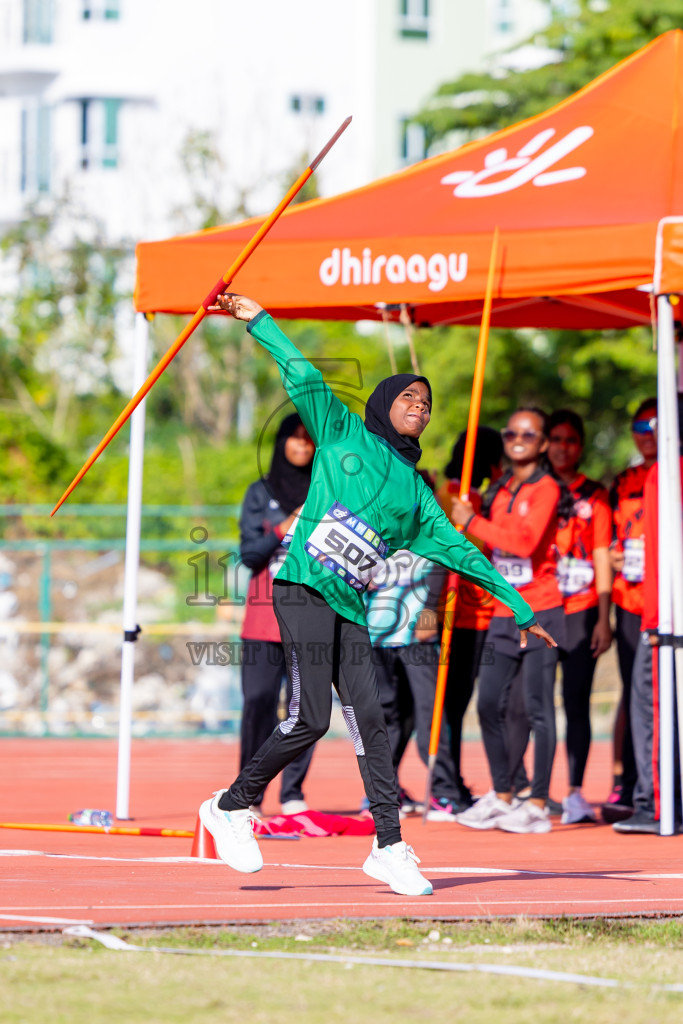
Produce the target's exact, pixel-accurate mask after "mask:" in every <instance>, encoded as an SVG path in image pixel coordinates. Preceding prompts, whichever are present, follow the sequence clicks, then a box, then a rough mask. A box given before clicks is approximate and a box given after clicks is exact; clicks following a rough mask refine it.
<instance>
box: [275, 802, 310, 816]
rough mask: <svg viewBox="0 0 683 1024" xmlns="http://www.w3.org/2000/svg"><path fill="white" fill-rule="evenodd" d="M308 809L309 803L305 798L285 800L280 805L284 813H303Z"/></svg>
mask: <svg viewBox="0 0 683 1024" xmlns="http://www.w3.org/2000/svg"><path fill="white" fill-rule="evenodd" d="M307 810H308V804H307V803H306V801H305V800H285V802H284V803H283V804H281V805H280V812H281V813H282V814H303V813H304V811H307Z"/></svg>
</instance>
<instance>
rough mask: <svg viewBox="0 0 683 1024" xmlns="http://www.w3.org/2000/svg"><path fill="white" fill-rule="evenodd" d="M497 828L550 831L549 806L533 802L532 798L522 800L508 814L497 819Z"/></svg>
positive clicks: (512, 830)
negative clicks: (540, 805) (541, 805)
mask: <svg viewBox="0 0 683 1024" xmlns="http://www.w3.org/2000/svg"><path fill="white" fill-rule="evenodd" d="M496 828H500V829H502V830H503V832H520V833H527V832H550V828H551V826H550V815H549V813H548V808H547V807H539V806H538V804H532V802H531V800H521V801H520V802H519V803H518V804H517V806H516V807H513V808H512V810H510V811H509V812H508V814H503V815H501V817H499V818H498V819H497V820H496Z"/></svg>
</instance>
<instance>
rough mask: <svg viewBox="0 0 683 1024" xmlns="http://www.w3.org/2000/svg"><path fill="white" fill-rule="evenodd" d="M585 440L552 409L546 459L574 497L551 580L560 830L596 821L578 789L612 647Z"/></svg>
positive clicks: (606, 533)
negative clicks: (562, 752)
mask: <svg viewBox="0 0 683 1024" xmlns="http://www.w3.org/2000/svg"><path fill="white" fill-rule="evenodd" d="M584 438H585V435H584V427H583V420H582V419H581V417H580V416H579V415H577V413H575V412H573V410H571V409H558V410H557V412H554V413H553V414H552V415H551V417H550V434H549V438H548V440H549V445H548V459H549V461H550V465H551V466H552V468H553V471H554V473H555V475H556V476H557V477H558V479H560V480H562V481H563V482H564V483H565V484H566V485H567V487H568V488H569V492H570V494H571V497H572V509H571V514H570V515H568V516H566V517H563V518H562V519H561V520H560V524H559V527H558V531H557V552H558V555H559V561H558V563H557V577H558V581H559V584H560V591H561V592H562V598H563V602H564V611H565V631H566V636H565V645H564V649H563V651H562V653H561V655H560V660H561V664H562V699H563V702H564V710H565V714H566V718H567V737H566V746H567V760H568V762H569V793H568V795H567V796H566V797H565V799H564V800H563V801H562V824H563V825H571V824H576V823H578V822H587V821H595V820H596V815H595V811H594V810H593V808H592V807H591V805H590V804H589V803H588V801H587V800H586V799H585V797H584V795H583V793H582V790H581V787H582V786H583V776H584V772H585V770H586V763H587V761H588V752H589V750H590V744H591V721H590V695H591V688H592V686H593V676H594V674H595V665H596V662H597V659H598V658H599V657H600V655H601V654H603V653H604V652H605V651H606V650H608V649H609V647H610V645H611V643H612V630H611V628H610V623H609V615H610V605H611V602H612V595H611V591H612V569H611V566H610V560H609V546H610V543H611V540H612V515H611V512H610V507H609V502H608V498H607V491H606V490H605V488H604V487H603V486H602V485H601V484H599V483H598V482H597V481H596V480H589V479H588V477H587V476H586V475H585V473H582V472H581V471H580V469H579V464H580V462H581V456H582V455H583V448H584Z"/></svg>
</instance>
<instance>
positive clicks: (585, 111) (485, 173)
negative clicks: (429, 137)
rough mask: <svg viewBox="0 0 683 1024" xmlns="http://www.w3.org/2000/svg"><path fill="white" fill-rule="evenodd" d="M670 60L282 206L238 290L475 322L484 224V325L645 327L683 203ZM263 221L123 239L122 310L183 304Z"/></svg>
mask: <svg viewBox="0 0 683 1024" xmlns="http://www.w3.org/2000/svg"><path fill="white" fill-rule="evenodd" d="M682 61H683V32H681V31H679V30H676V31H671V32H667V33H666V34H664V35H662V36H660V37H659V38H658V39H656V40H654V41H653V42H652V43H650V44H649V45H648V46H646V47H644V48H643V49H641V50H639V51H638V52H637V53H635V54H633V55H632V56H631V57H629V58H627V59H626V60H624V61H622V62H621V63H620V64H618V65H616V66H615V67H614V68H612V69H610V70H609V71H607V72H605V73H604V74H603V75H601V76H600V77H599V78H597V79H596V80H595V81H594V82H592V83H591V84H590V85H587V86H586V87H585V88H583V89H581V90H580V91H579V92H578V93H576V94H575V95H574V96H572V97H570V98H569V99H567V100H565V101H563V102H562V103H559V104H558V105H557V106H555V107H552V108H551V109H550V110H548V111H547V112H546V113H544V114H541V115H539V116H537V117H534V118H531V119H529V120H527V121H524V122H522V123H520V124H517V125H515V126H514V127H512V128H507V129H504V130H503V131H500V132H497V133H495V134H493V135H490V136H488V137H487V138H485V139H482V140H478V141H476V142H472V143H469V144H467V145H465V146H462V147H461V148H460V149H457V150H455V151H453V152H449V153H446V154H443V155H441V156H436V157H432V158H430V159H427V160H424V161H422V162H421V163H419V164H416V165H414V166H412V167H409V168H408V169H406V170H404V171H402V172H399V173H397V174H394V175H391V176H390V177H387V178H383V179H381V180H379V181H375V182H372V183H371V184H370V185H367V186H365V187H363V188H359V189H356V190H354V191H351V192H347V193H344V194H342V195H338V196H335V197H332V198H329V199H321V200H313V201H311V202H308V203H305V204H301V205H300V206H298V207H295V208H293V209H290V210H289V211H287V212H286V213H285V214H284V215H283V217H282V218H281V219H280V221H279V222H278V224H277V225H276V226H275V228H274V229H273V231H272V233H271V234H270V235H269V237H268V241H267V244H265V245H263V246H262V247H261V248H260V249H259V250H258V251H257V252H256V253H255V255H254V256H253V257H252V259H251V260H250V261H249V263H248V264H247V265H246V266H245V267H244V269H243V270H242V271H240V274H239V277H238V280H237V281H236V283H235V288H236V290H238V291H241V292H244V293H245V294H250V295H253V296H254V297H255V298H257V299H258V301H259V302H260V303H261V304H262V305H264V306H265V307H266V308H268V309H269V311H270V312H272V313H273V314H274V315H275V316H280V317H302V316H305V317H313V318H316V319H349V320H356V319H367V318H376V317H379V316H381V309H382V305H383V304H389V305H395V304H396V305H397V304H399V303H407V304H408V305H409V306H410V307H411V311H412V316H413V320H414V322H416V323H418V324H453V323H468V322H474V323H476V322H478V321H479V318H480V315H481V307H482V301H483V296H484V291H485V285H486V274H487V267H488V260H489V254H490V247H491V236H492V232H493V230H494V227H495V226H496V225H497V226H498V227H499V228H500V239H501V264H502V265H501V271H500V274H499V277H498V280H497V281H496V290H495V297H494V303H493V315H492V323H493V324H494V325H499V326H502V325H507V326H537V327H546V328H549V327H558V326H562V327H566V328H577V329H578V328H590V327H596V328H599V327H620V326H626V325H629V324H634V323H648V322H650V303H649V296H648V293H647V286H649V285H650V283H651V282H652V278H653V264H654V251H655V234H656V230H657V224H658V222H659V221H660V220H661V218H663V217H665V216H667V215H670V214H675V213H677V212H680V211H683V173H682V172H683V131H682V130H681V125H680V123H679V116H678V111H679V110H683V74H682V73H681V72H682V69H683V64H682ZM260 223H261V221H260V220H258V219H252V220H248V221H244V222H242V223H240V224H236V225H234V226H229V227H220V228H215V229H212V230H208V231H202V232H198V233H196V234H190V235H184V236H179V237H175V238H170V239H167V240H164V241H160V242H143V243H141V244H140V245H138V247H137V283H136V290H135V304H136V308H137V309H138V310H139V311H141V312H170V313H191V312H194V310H195V309H197V307H198V306H199V304H200V302H201V301H202V299H203V297H204V295H205V293H206V290H207V286H208V285H209V284H210V283H211V282H213V281H214V280H215V279H216V278H217V277H219V276H220V274H221V273H222V272H223V271H224V269H225V267H227V266H228V265H229V264H230V263H231V261H232V259H233V258H234V256H235V255H236V253H237V252H238V251H239V249H240V248H241V247H242V246H243V245H244V243H245V241H246V240H247V239H248V238H249V237H250V236H251V235H252V234H253V232H254V230H255V229H256V227H257V226H258V225H259V224H260ZM641 288H642V289H644V290H639V289H641Z"/></svg>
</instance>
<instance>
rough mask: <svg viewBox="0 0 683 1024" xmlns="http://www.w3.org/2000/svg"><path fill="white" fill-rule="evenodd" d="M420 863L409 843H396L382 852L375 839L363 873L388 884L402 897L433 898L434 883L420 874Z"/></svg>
mask: <svg viewBox="0 0 683 1024" xmlns="http://www.w3.org/2000/svg"><path fill="white" fill-rule="evenodd" d="M419 863H420V858H419V857H418V856H417V855H416V853H415V851H414V850H413V848H412V846H408V845H407V843H404V842H400V843H394V844H393V845H392V846H383V847H382V849H381V850H380V848H379V847H378V845H377V837H375V839H374V841H373V844H372V850H371V851H370V855H369V857H368V858H367V859H366V861H365V863H364V864H363V871H364V872H365V874H366V875H370V878H376V879H377V881H379V882H386V883H387V885H388V886H389V887H390V888H391V889H393V891H394V892H397V893H398V894H399V895H400V896H431V895H432V892H433V889H432V883H431V882H430V881H429V879H427V878H425V877H424V876H423V875H421V874H420V872H419V870H418V867H417V865H418V864H419Z"/></svg>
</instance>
